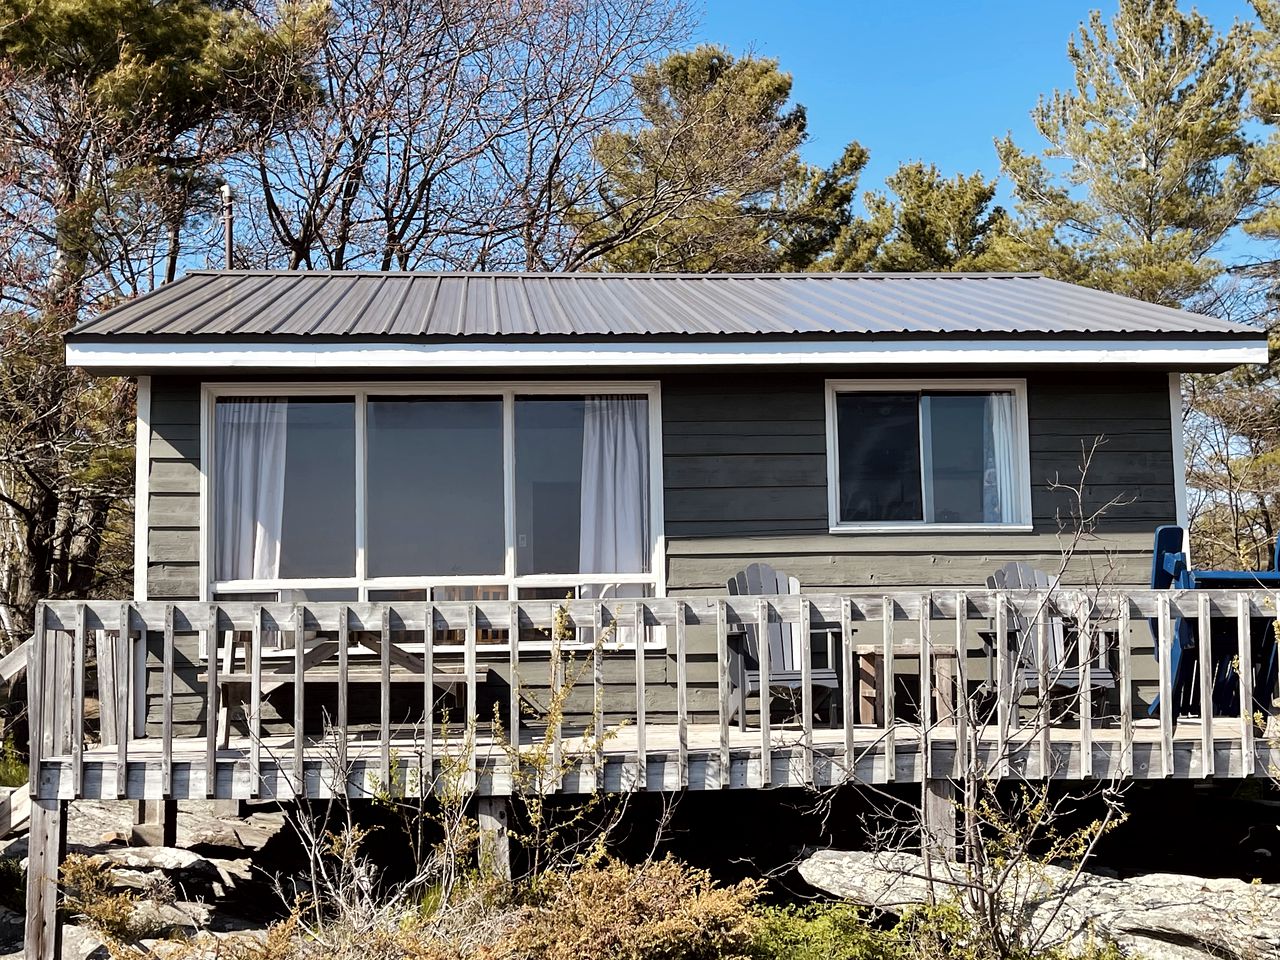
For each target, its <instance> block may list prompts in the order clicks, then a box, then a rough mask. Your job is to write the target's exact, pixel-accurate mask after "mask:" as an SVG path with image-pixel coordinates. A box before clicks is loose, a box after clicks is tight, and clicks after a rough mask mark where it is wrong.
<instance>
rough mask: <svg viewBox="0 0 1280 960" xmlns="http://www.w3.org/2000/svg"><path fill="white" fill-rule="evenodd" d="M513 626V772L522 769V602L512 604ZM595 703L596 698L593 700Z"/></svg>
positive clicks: (509, 636) (510, 735)
mask: <svg viewBox="0 0 1280 960" xmlns="http://www.w3.org/2000/svg"><path fill="white" fill-rule="evenodd" d="M509 609H510V618H511V626H509V627H508V628H507V671H508V673H509V674H510V676H511V681H510V683H508V684H507V693H508V702H507V712H508V714H509V715H510V723H509V726H510V728H511V729H510V732H509V733H508V739H510V741H511V774H512V776H515V775H516V774H517V773H518V771H519V769H520V604H519V603H516V602H514V601H513V602H512V604H511V606H510V608H509ZM592 702H593V703H594V699H593V701H592Z"/></svg>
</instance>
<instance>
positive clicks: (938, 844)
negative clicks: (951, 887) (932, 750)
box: [920, 777, 956, 860]
mask: <svg viewBox="0 0 1280 960" xmlns="http://www.w3.org/2000/svg"><path fill="white" fill-rule="evenodd" d="M955 796H956V785H955V781H954V780H945V779H942V778H940V777H931V778H929V779H927V780H925V782H924V796H923V804H922V810H921V816H920V825H921V829H922V836H921V838H920V845H921V847H922V850H921V853H923V854H924V856H925V858H926V859H928V858H930V857H941V858H943V859H946V860H954V859H955V856H956V803H955Z"/></svg>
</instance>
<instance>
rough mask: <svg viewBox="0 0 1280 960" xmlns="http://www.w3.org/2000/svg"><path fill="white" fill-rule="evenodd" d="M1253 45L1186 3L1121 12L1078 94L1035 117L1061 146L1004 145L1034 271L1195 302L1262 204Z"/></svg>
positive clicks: (1072, 52) (1155, 3)
mask: <svg viewBox="0 0 1280 960" xmlns="http://www.w3.org/2000/svg"><path fill="white" fill-rule="evenodd" d="M1250 45H1251V44H1250V37H1249V32H1248V30H1247V29H1246V28H1245V27H1244V26H1240V25H1237V26H1234V27H1232V28H1231V29H1230V30H1229V31H1227V32H1226V33H1225V34H1218V33H1217V32H1215V30H1214V29H1213V27H1212V26H1211V25H1210V23H1209V22H1208V20H1206V19H1205V18H1204V17H1203V16H1201V15H1200V14H1199V13H1196V12H1195V11H1194V10H1193V11H1190V12H1184V11H1182V10H1179V9H1178V5H1177V3H1176V0H1120V5H1119V12H1118V13H1117V14H1116V16H1115V17H1114V19H1113V20H1112V21H1111V26H1110V29H1108V27H1107V25H1106V24H1105V23H1104V22H1103V19H1102V16H1101V14H1100V13H1098V12H1096V11H1095V12H1094V13H1093V14H1092V15H1091V16H1090V19H1089V22H1088V25H1087V26H1084V25H1082V26H1081V28H1080V32H1079V35H1078V36H1077V37H1075V38H1074V39H1072V40H1071V42H1070V43H1069V44H1068V47H1067V53H1068V56H1069V57H1070V59H1071V63H1072V65H1073V67H1074V68H1075V88H1074V89H1073V90H1069V91H1065V92H1062V91H1058V92H1055V93H1054V94H1053V95H1052V96H1051V97H1049V98H1048V99H1043V98H1042V99H1041V101H1040V103H1039V104H1038V106H1037V107H1036V109H1035V110H1034V112H1033V114H1032V116H1033V118H1034V119H1035V123H1036V127H1037V129H1038V130H1039V132H1040V134H1041V135H1042V136H1043V137H1044V139H1045V140H1046V141H1047V142H1048V148H1047V149H1046V150H1044V152H1043V153H1042V154H1041V155H1039V156H1036V155H1033V154H1030V153H1027V152H1025V151H1024V150H1022V149H1020V148H1019V147H1018V146H1017V145H1016V144H1015V143H1014V142H1013V140H1012V138H1011V137H1006V138H1005V139H1003V140H1001V141H998V142H997V150H998V152H999V154H1000V159H1001V163H1002V165H1003V167H1004V171H1005V173H1006V174H1007V175H1008V176H1009V178H1010V179H1011V180H1012V181H1013V187H1014V192H1015V194H1016V196H1017V199H1018V209H1019V211H1020V213H1021V214H1022V216H1023V218H1024V219H1025V221H1026V224H1025V226H1026V228H1027V229H1026V230H1025V231H1024V234H1023V237H1022V244H1023V246H1024V251H1025V256H1024V260H1025V261H1026V262H1028V263H1030V264H1031V265H1033V266H1035V267H1037V268H1039V269H1043V270H1045V271H1046V272H1048V273H1051V274H1053V275H1056V276H1060V277H1063V278H1065V279H1071V280H1077V281H1081V282H1084V283H1088V284H1090V285H1093V286H1097V287H1102V288H1105V289H1109V290H1114V291H1117V292H1120V293H1124V294H1128V295H1130V296H1135V297H1139V298H1141V299H1143V300H1150V301H1153V302H1156V303H1166V304H1182V303H1184V302H1186V301H1188V300H1189V299H1190V298H1192V297H1194V296H1195V295H1196V294H1198V293H1200V292H1202V291H1203V290H1204V289H1205V288H1206V286H1207V285H1208V284H1209V283H1210V282H1211V281H1212V280H1213V278H1214V277H1215V276H1217V275H1218V274H1219V272H1220V271H1221V269H1222V267H1221V264H1220V263H1219V262H1218V261H1217V260H1216V259H1215V258H1214V254H1215V251H1216V250H1217V249H1218V247H1219V244H1220V243H1221V242H1222V240H1223V238H1224V237H1225V236H1226V235H1227V233H1228V232H1229V231H1230V230H1231V229H1232V228H1233V227H1235V226H1236V225H1237V224H1239V223H1240V222H1241V219H1242V216H1244V215H1245V214H1246V213H1247V212H1248V211H1249V208H1250V205H1251V203H1252V201H1253V199H1254V197H1255V195H1256V182H1255V175H1256V170H1255V167H1256V150H1255V148H1254V146H1253V145H1252V144H1251V143H1250V141H1249V138H1248V137H1247V136H1246V133H1245V103H1244V99H1245V95H1246V92H1247V89H1248V84H1249V76H1250Z"/></svg>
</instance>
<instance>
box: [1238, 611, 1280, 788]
mask: <svg viewBox="0 0 1280 960" xmlns="http://www.w3.org/2000/svg"><path fill="white" fill-rule="evenodd" d="M1277 600H1280V597H1277ZM1277 607H1278V608H1280V603H1277ZM1277 616H1278V617H1280V609H1277ZM1251 629H1252V624H1250V622H1249V595H1248V594H1247V593H1241V594H1239V595H1237V597H1236V652H1237V657H1236V658H1237V660H1238V662H1239V664H1240V681H1239V682H1240V753H1241V761H1242V763H1243V767H1242V769H1241V773H1242V774H1243V775H1244V776H1246V777H1251V776H1253V774H1254V772H1255V769H1256V767H1255V764H1256V757H1255V755H1254V745H1253V734H1254V723H1253V635H1252V633H1251Z"/></svg>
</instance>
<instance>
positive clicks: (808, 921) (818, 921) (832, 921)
mask: <svg viewBox="0 0 1280 960" xmlns="http://www.w3.org/2000/svg"><path fill="white" fill-rule="evenodd" d="M751 956H752V957H753V958H755V960H899V958H903V957H904V956H905V954H904V952H903V951H902V950H901V949H900V948H899V946H898V944H897V941H896V940H895V938H894V937H893V936H891V935H890V934H887V933H885V932H884V931H883V930H877V929H876V928H875V927H872V926H871V925H870V924H868V923H867V920H866V917H865V916H864V915H863V913H862V911H861V910H859V909H858V908H857V907H855V906H853V905H852V904H847V903H832V904H821V905H812V906H807V907H768V908H765V909H764V910H762V911H760V914H759V923H758V925H757V926H756V930H755V936H754V937H753V938H752V942H751Z"/></svg>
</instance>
